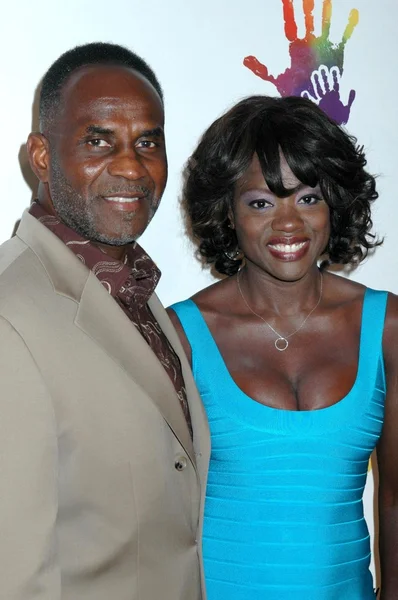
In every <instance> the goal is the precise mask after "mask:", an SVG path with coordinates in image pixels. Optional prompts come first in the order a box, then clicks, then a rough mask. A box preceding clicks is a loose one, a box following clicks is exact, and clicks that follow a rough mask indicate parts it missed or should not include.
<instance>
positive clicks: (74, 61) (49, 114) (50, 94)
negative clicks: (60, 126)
mask: <svg viewBox="0 0 398 600" xmlns="http://www.w3.org/2000/svg"><path fill="white" fill-rule="evenodd" d="M97 64H111V65H122V66H124V67H129V68H130V69H134V71H137V73H140V74H141V75H142V76H143V77H145V79H147V80H148V81H149V83H151V84H152V86H153V87H154V88H155V90H156V91H157V93H158V94H159V96H160V99H161V100H162V102H163V91H162V88H161V85H160V83H159V81H158V79H157V77H156V75H155V73H154V72H153V71H152V69H151V67H150V66H149V65H148V64H147V63H146V62H145V61H144V59H142V58H141V57H140V56H138V55H137V54H135V53H134V52H132V51H131V50H129V49H128V48H125V47H123V46H119V45H118V44H108V43H104V42H93V43H90V44H84V45H83V46H76V47H75V48H72V49H71V50H68V51H67V52H65V53H64V54H62V55H61V56H60V57H59V58H58V59H57V60H56V61H55V62H54V63H53V64H52V65H51V67H50V68H49V69H48V71H47V73H46V74H45V75H44V77H43V80H42V85H41V92H40V107H39V117H40V131H44V130H45V129H47V128H48V127H49V126H50V125H51V123H52V121H53V120H54V117H55V116H56V112H57V108H58V106H59V103H60V100H61V92H62V88H63V86H64V84H65V83H66V80H67V79H68V77H69V76H70V75H71V74H72V73H73V72H74V71H76V70H77V69H80V68H81V67H85V66H88V65H97Z"/></svg>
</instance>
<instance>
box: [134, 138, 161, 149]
mask: <svg viewBox="0 0 398 600" xmlns="http://www.w3.org/2000/svg"><path fill="white" fill-rule="evenodd" d="M158 145H159V144H156V142H153V141H152V140H141V141H140V142H138V146H139V147H140V148H149V149H152V148H157V147H158Z"/></svg>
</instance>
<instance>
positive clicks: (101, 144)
mask: <svg viewBox="0 0 398 600" xmlns="http://www.w3.org/2000/svg"><path fill="white" fill-rule="evenodd" d="M88 144H89V145H90V146H94V147H95V148H107V147H108V146H109V143H108V142H107V141H106V140H102V139H101V138H94V139H92V140H88Z"/></svg>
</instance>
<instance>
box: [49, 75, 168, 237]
mask: <svg viewBox="0 0 398 600" xmlns="http://www.w3.org/2000/svg"><path fill="white" fill-rule="evenodd" d="M163 126H164V113H163V106H162V103H161V100H160V98H159V96H158V94H157V92H156V91H155V90H154V88H153V87H152V85H151V84H150V83H149V82H148V81H147V80H146V79H144V78H143V77H142V76H141V75H139V74H138V73H136V72H135V71H133V70H132V69H130V68H127V67H123V66H115V65H91V66H88V67H83V68H81V69H79V70H77V71H76V72H75V73H73V74H72V75H71V76H70V78H69V79H68V80H67V82H66V84H65V86H64V88H63V90H62V95H61V103H60V108H59V116H58V118H57V120H56V122H55V123H54V126H53V127H52V129H51V132H50V134H46V137H47V138H48V142H49V150H48V152H49V163H48V164H49V166H48V176H47V181H46V184H47V185H46V187H47V194H48V196H49V200H50V203H51V204H52V206H53V208H54V212H55V213H56V214H57V215H58V216H59V217H60V218H61V219H62V220H63V221H64V222H65V223H66V225H68V226H69V227H71V228H72V229H74V230H75V231H77V232H78V233H80V234H81V235H83V236H84V237H86V238H88V239H90V240H93V241H95V242H100V243H103V244H109V245H111V246H123V245H125V244H128V243H131V242H132V241H133V240H135V239H137V238H138V237H139V236H140V235H141V234H142V233H143V231H144V230H145V229H146V227H147V225H148V223H149V221H150V220H151V218H152V216H153V215H154V213H155V211H156V209H157V207H158V204H159V202H160V198H161V196H162V194H163V191H164V188H165V185H166V180H167V159H166V149H165V141H164V132H163Z"/></svg>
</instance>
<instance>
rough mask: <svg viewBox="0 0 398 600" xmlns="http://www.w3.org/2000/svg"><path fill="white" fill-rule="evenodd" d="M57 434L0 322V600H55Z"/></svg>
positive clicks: (29, 366)
mask: <svg viewBox="0 0 398 600" xmlns="http://www.w3.org/2000/svg"><path fill="white" fill-rule="evenodd" d="M56 516H57V435H56V426H55V416H54V412H53V408H52V402H51V398H50V396H49V393H48V391H47V389H46V387H45V385H44V382H43V380H42V377H41V374H40V372H39V370H38V368H37V366H36V363H35V362H34V360H33V358H32V355H31V353H30V352H29V349H28V348H27V347H26V345H25V343H24V341H23V339H22V338H21V337H20V335H19V334H18V333H17V332H16V331H15V329H14V328H13V327H12V326H11V325H10V323H9V322H8V321H6V320H4V319H3V318H2V317H0V598H1V599H4V600H5V599H7V600H60V598H61V591H60V573H59V567H58V563H57V548H56V537H55V522H56Z"/></svg>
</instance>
